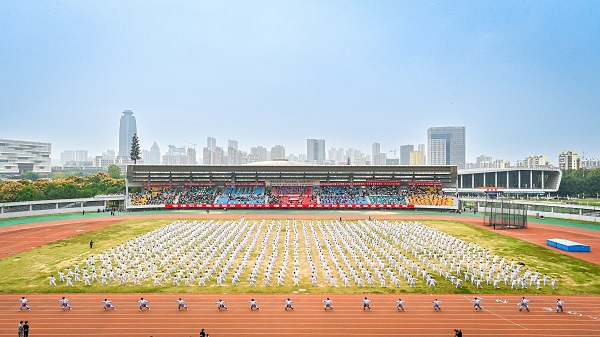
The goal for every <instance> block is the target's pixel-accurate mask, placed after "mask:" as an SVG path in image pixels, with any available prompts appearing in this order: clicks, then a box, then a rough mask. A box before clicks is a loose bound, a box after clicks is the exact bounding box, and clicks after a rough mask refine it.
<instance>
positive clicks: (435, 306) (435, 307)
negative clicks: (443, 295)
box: [433, 298, 442, 311]
mask: <svg viewBox="0 0 600 337" xmlns="http://www.w3.org/2000/svg"><path fill="white" fill-rule="evenodd" d="M440 303H442V301H438V299H437V298H436V299H435V300H434V301H433V311H436V310H438V309H439V310H440V311H442V307H440Z"/></svg>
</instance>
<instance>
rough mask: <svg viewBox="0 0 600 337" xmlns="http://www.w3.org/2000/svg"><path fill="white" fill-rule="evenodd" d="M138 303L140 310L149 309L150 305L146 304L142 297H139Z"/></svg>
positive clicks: (146, 301)
mask: <svg viewBox="0 0 600 337" xmlns="http://www.w3.org/2000/svg"><path fill="white" fill-rule="evenodd" d="M138 303H139V304H140V311H142V309H144V308H146V309H148V310H150V307H149V306H148V300H145V299H144V298H143V297H142V298H140V300H139V301H138Z"/></svg>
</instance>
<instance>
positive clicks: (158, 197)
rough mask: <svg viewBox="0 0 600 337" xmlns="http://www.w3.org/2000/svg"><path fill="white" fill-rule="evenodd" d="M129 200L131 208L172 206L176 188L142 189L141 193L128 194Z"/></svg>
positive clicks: (152, 187) (153, 187) (175, 196)
mask: <svg viewBox="0 0 600 337" xmlns="http://www.w3.org/2000/svg"><path fill="white" fill-rule="evenodd" d="M129 198H130V199H131V205H133V206H141V205H162V204H173V203H175V201H176V198H177V187H171V186H150V187H144V190H143V191H142V192H141V193H129Z"/></svg>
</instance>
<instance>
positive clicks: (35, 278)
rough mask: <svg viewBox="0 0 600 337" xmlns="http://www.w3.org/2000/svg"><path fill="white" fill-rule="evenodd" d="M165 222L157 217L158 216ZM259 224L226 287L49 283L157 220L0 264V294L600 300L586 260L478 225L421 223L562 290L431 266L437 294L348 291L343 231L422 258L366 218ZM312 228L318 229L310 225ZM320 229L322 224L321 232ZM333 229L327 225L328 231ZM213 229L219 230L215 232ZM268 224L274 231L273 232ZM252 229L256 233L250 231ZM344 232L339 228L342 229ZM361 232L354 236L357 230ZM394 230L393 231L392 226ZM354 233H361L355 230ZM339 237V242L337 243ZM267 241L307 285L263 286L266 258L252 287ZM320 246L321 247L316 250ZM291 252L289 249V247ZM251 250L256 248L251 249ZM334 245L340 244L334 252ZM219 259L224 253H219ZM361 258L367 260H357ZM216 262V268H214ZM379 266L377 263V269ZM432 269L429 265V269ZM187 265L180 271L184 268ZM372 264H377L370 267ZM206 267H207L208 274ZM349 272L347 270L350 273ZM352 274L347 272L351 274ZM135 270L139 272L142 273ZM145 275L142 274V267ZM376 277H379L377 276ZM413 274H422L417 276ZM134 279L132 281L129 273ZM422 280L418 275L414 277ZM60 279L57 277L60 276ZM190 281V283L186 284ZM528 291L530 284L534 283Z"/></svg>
mask: <svg viewBox="0 0 600 337" xmlns="http://www.w3.org/2000/svg"><path fill="white" fill-rule="evenodd" d="M157 216H158V215H157ZM194 220H195V221H197V222H198V223H199V224H198V228H200V229H204V228H205V227H203V226H209V227H206V230H205V231H204V232H203V233H204V234H203V235H206V237H208V236H209V235H210V234H211V233H212V232H211V230H212V229H213V228H229V227H227V226H232V224H233V223H235V222H236V221H238V220H239V217H237V218H236V219H233V218H232V219H229V220H225V219H221V220H212V221H218V222H219V223H216V224H212V225H209V224H208V223H210V221H211V220H209V219H193V220H192V219H190V220H189V222H190V223H191V222H192V221H194ZM253 221H254V220H248V224H246V225H245V227H244V226H242V225H238V226H237V227H235V226H233V227H231V228H230V229H229V230H230V231H231V233H232V235H231V236H230V238H229V241H227V242H225V243H224V246H223V247H227V246H232V247H233V248H235V247H236V246H237V245H241V246H242V247H243V249H241V250H240V251H239V252H237V253H234V252H233V251H232V252H231V253H230V254H228V255H227V258H229V259H231V260H232V266H233V267H232V268H231V271H229V272H228V273H227V274H226V276H225V278H224V281H223V284H222V285H221V286H219V285H217V282H216V279H215V277H213V278H211V279H208V280H206V282H205V283H206V285H205V286H204V285H203V286H198V280H195V281H194V282H191V286H185V285H183V284H180V285H173V284H172V282H171V280H172V278H171V277H172V276H173V274H174V273H175V271H174V270H176V269H181V268H177V267H175V268H173V269H174V270H173V271H171V272H169V273H168V276H167V278H166V279H165V280H163V281H162V282H161V283H162V286H159V287H155V286H153V282H152V277H149V278H148V279H146V280H145V281H143V282H142V285H136V286H134V285H133V282H132V281H131V278H130V279H129V280H128V281H127V283H126V285H121V286H119V285H118V282H117V281H111V282H110V285H108V286H102V285H101V284H100V282H93V283H92V285H91V286H84V285H83V282H75V283H74V286H73V287H67V286H65V285H64V283H61V282H58V280H57V283H58V286H56V287H51V286H49V280H48V277H49V276H50V275H54V276H56V277H57V273H58V271H59V270H66V269H67V268H73V267H74V265H75V264H79V265H80V266H81V267H83V266H85V260H86V259H88V258H89V257H90V256H91V255H94V256H99V255H100V254H102V253H103V252H106V251H110V250H111V249H114V248H115V247H117V246H119V245H121V244H125V243H127V242H131V241H130V240H133V239H135V238H137V237H140V236H141V235H144V234H146V233H149V232H151V231H153V230H160V229H161V228H163V227H164V226H165V225H167V224H169V223H171V222H173V219H150V220H125V221H122V222H119V223H116V224H114V225H111V226H108V227H105V228H103V229H99V230H96V231H93V232H89V233H85V234H80V235H77V236H74V237H71V238H67V239H63V240H60V241H57V242H53V243H50V244H46V245H44V246H41V247H38V248H35V249H32V250H29V251H27V252H23V253H20V254H17V255H13V256H10V257H7V258H4V259H1V260H0V292H2V293H64V292H69V293H77V292H86V293H152V292H157V293H158V292H160V293H323V294H333V293H337V294H360V293H369V294H375V293H382V294H385V293H447V294H450V293H452V294H475V293H477V294H480V293H498V294H508V293H510V294H578V295H600V277H598V276H600V266H598V265H595V264H592V263H588V262H584V261H582V260H579V259H576V258H572V257H569V256H567V255H564V254H561V253H559V252H555V251H552V250H549V249H546V248H544V247H541V246H537V245H534V244H530V243H527V242H525V241H521V240H518V239H514V238H511V237H508V236H504V235H501V234H497V233H496V232H492V231H487V230H484V229H481V228H477V227H474V226H471V225H467V224H464V223H461V222H459V221H441V220H440V221H437V220H436V221H423V222H422V223H423V224H424V225H425V226H428V227H427V228H430V227H431V228H435V229H437V230H440V231H441V232H443V233H446V234H448V235H452V236H453V237H456V238H458V239H460V240H463V241H464V242H466V243H476V244H478V245H479V246H481V247H482V248H484V249H487V250H489V251H490V252H491V255H492V256H493V255H496V254H497V255H498V256H500V257H504V258H506V260H507V261H512V260H514V261H516V262H521V263H523V264H524V265H525V266H524V267H523V268H524V269H527V268H528V269H530V270H532V271H538V272H539V273H540V274H541V275H543V274H547V275H548V276H549V277H554V278H556V279H557V281H558V289H552V287H550V286H544V287H542V288H541V289H536V287H535V285H534V286H529V287H528V288H526V289H521V288H519V289H516V290H515V289H510V287H507V286H505V285H504V284H503V283H502V284H501V287H500V289H493V286H491V285H488V284H485V282H484V283H483V285H482V288H481V289H477V288H476V286H475V285H474V284H472V283H471V282H467V281H465V282H463V283H462V288H456V286H455V285H453V284H452V283H451V282H450V281H447V280H446V278H445V277H441V276H439V274H438V273H437V272H436V271H435V270H433V269H431V268H428V270H427V271H428V272H429V273H430V274H431V275H433V277H434V278H435V280H436V281H437V283H436V287H435V288H430V287H429V286H428V285H427V284H426V282H425V281H424V280H423V279H422V278H421V277H420V276H418V277H416V279H417V282H416V284H415V287H412V288H411V287H409V286H408V285H407V282H406V280H405V279H404V278H402V277H399V279H400V280H401V282H400V286H399V287H396V286H394V285H393V284H392V283H391V282H390V281H389V280H390V279H389V277H388V278H387V279H388V282H387V284H386V286H385V287H383V286H382V285H381V284H380V283H379V282H378V281H376V282H375V283H374V284H373V286H370V285H367V284H365V285H364V286H362V287H358V286H357V285H356V284H355V283H354V282H351V285H350V286H348V287H345V286H343V284H342V283H341V280H340V279H339V277H338V274H337V271H336V270H335V268H333V263H332V262H333V260H338V261H342V258H343V257H346V258H349V257H351V255H352V254H351V250H352V249H351V248H346V249H341V250H340V249H332V248H331V247H328V246H327V245H326V244H325V243H326V242H330V243H331V242H333V241H339V240H340V239H341V238H342V237H343V235H342V234H340V236H336V235H337V234H335V235H334V234H332V233H336V230H337V231H338V232H337V233H341V232H339V231H340V230H342V232H343V231H344V230H346V229H348V234H347V235H349V236H348V237H347V238H351V235H355V237H357V238H358V237H360V236H364V237H365V238H368V236H369V235H371V236H373V237H375V236H378V237H380V238H381V239H382V240H384V241H381V243H378V244H377V245H373V246H369V248H370V249H369V251H376V249H375V247H383V246H384V243H386V242H387V244H389V247H393V249H397V250H398V251H399V252H401V253H402V254H403V255H405V256H407V257H410V258H411V259H412V260H413V261H417V262H418V263H420V261H418V258H417V257H415V256H413V255H411V254H412V253H411V249H408V251H407V250H403V248H402V245H401V244H397V243H394V240H393V237H392V236H391V235H390V234H389V233H387V234H386V233H383V232H382V233H379V234H377V233H375V232H372V233H371V232H370V231H371V230H373V229H374V228H375V229H377V228H378V227H377V226H375V227H369V226H368V225H366V219H365V220H363V221H359V220H351V221H345V222H343V223H339V224H334V223H333V221H331V220H326V221H320V220H314V219H313V220H304V223H302V222H301V221H300V220H298V221H296V222H293V221H291V220H290V221H287V222H286V220H271V219H264V222H263V224H262V226H259V224H260V221H258V220H257V223H255V226H254V227H252V223H253ZM395 221H396V220H394V221H391V220H390V221H389V225H390V226H395V224H394V222H395ZM311 223H312V225H311ZM318 223H321V227H319V225H318ZM325 224H326V225H325ZM210 226H213V227H210ZM269 226H270V227H271V229H270V230H269ZM326 227H328V228H330V229H332V231H331V232H327V230H325V229H326ZM251 228H253V229H251ZM336 228H337V229H336ZM351 228H354V229H353V230H350V229H351ZM390 228H392V229H393V227H390ZM236 231H243V232H240V233H242V234H243V235H239V236H240V237H239V238H238V239H237V240H238V241H235V238H233V236H234V234H236V233H237V232H236ZM352 231H354V232H352ZM294 233H296V235H297V240H296V242H297V243H296V244H294V243H293V242H294V240H293V238H294ZM254 235H255V236H256V237H257V238H258V239H257V241H258V242H257V244H256V245H255V246H254V247H251V245H250V243H249V241H250V240H248V242H246V243H243V242H241V240H243V238H244V237H246V236H249V237H250V236H254ZM334 236H335V237H334ZM199 238H200V239H198V240H196V241H195V242H196V244H197V245H200V247H204V248H201V249H199V250H198V251H197V252H196V253H197V254H199V253H200V252H201V251H202V250H204V251H206V252H210V251H211V247H215V245H216V244H218V243H215V242H210V240H208V239H207V240H202V237H199ZM90 240H94V241H95V242H96V243H95V244H94V247H93V249H91V250H90V249H89V246H88V243H89V241H90ZM263 241H264V242H266V245H265V246H266V248H265V255H266V256H267V257H269V256H272V255H273V254H274V253H276V256H277V257H276V259H275V261H274V267H275V269H281V268H282V266H283V263H282V261H283V256H285V255H286V254H287V256H288V258H289V259H290V260H291V259H292V257H293V255H294V254H293V251H294V249H293V247H294V245H295V248H296V250H297V252H298V253H297V256H298V261H299V265H298V271H299V274H300V281H299V284H298V285H297V286H294V285H292V283H293V282H292V280H291V276H290V275H291V264H290V266H289V267H288V269H287V276H286V277H285V278H284V285H281V286H278V285H277V284H276V283H277V282H276V279H273V280H272V281H271V282H270V283H271V285H270V286H266V285H265V284H264V282H263V281H262V275H264V274H263V273H264V270H265V268H266V265H267V259H268V258H266V259H264V260H263V261H262V262H261V263H260V265H259V267H258V269H259V270H261V271H262V272H261V274H260V277H258V278H257V282H256V286H253V287H251V286H250V285H249V282H248V276H249V273H250V266H251V265H252V264H253V263H254V261H255V260H256V258H257V256H258V254H259V247H260V246H261V245H260V243H261V242H263ZM317 243H318V245H317ZM286 246H288V248H289V249H288V250H287V251H286V250H285V247H286ZM317 246H318V247H320V250H321V253H322V255H323V256H324V257H323V258H322V260H325V262H326V263H327V264H328V265H331V266H332V274H333V275H334V277H335V278H336V282H335V285H333V284H329V283H328V282H326V281H325V279H326V278H325V276H324V271H323V270H324V268H323V266H324V264H323V263H321V262H322V261H319V259H318V258H317V256H318V249H317ZM249 247H250V248H249ZM332 247H333V246H332ZM246 251H247V257H248V259H247V261H248V265H246V266H245V267H243V268H240V270H241V275H240V281H239V282H238V283H237V285H235V286H232V284H231V277H232V274H233V269H235V266H239V265H240V263H241V260H242V255H244V254H245V253H246ZM307 251H310V252H311V253H312V255H313V258H314V261H315V265H316V270H317V271H316V272H317V274H318V276H319V284H318V286H312V284H311V280H310V270H309V265H308V264H309V263H308V261H309V260H308V259H307V254H306V252H307ZM386 252H387V251H385V250H381V251H379V252H378V254H379V258H381V260H384V261H385V264H386V265H385V267H384V268H381V270H382V272H383V271H384V270H385V269H386V268H389V267H390V266H389V264H388V262H387V261H386V258H387V256H386ZM217 253H220V252H217ZM358 255H360V254H358ZM176 260H177V258H176V257H175V258H174V260H173V259H172V260H170V262H168V263H167V264H166V266H169V265H172V264H173V263H175V261H176ZM349 260H350V261H349V262H348V263H349V265H352V266H353V267H356V268H357V269H359V268H358V266H357V261H359V262H360V263H362V262H365V263H367V262H368V261H371V260H372V256H370V255H369V256H367V257H365V256H359V257H357V258H355V260H352V259H349ZM214 263H216V262H214ZM214 263H213V262H211V263H209V264H208V266H209V267H212V266H214ZM400 264H401V265H402V266H403V267H404V268H405V269H406V270H408V269H410V267H409V265H408V264H406V263H400ZM375 265H376V264H375ZM423 265H424V266H425V263H423ZM99 266H100V263H99V261H96V267H97V268H98V269H99V268H100V267H99ZM179 267H181V266H179ZM372 267H373V266H372V265H371V267H370V269H373V268H372ZM206 268H207V265H205V266H204V269H206ZM344 268H346V267H344ZM164 269H165V267H161V268H160V270H159V271H158V272H157V273H154V274H153V275H154V276H155V275H160V274H163V273H164ZM346 269H347V268H346ZM135 270H136V269H134V271H135ZM137 270H139V269H137ZM373 272H374V271H373ZM411 272H412V274H413V275H414V274H416V273H415V272H414V271H412V270H411ZM396 275H398V276H401V273H400V272H398V271H397V272H396ZM130 276H131V277H133V275H130ZM414 276H416V275H414ZM57 278H58V277H57ZM181 283H183V282H181ZM527 284H528V285H529V282H527Z"/></svg>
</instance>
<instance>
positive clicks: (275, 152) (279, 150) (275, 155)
mask: <svg viewBox="0 0 600 337" xmlns="http://www.w3.org/2000/svg"><path fill="white" fill-rule="evenodd" d="M281 159H285V147H283V145H275V146H273V147H272V148H271V160H281Z"/></svg>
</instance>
